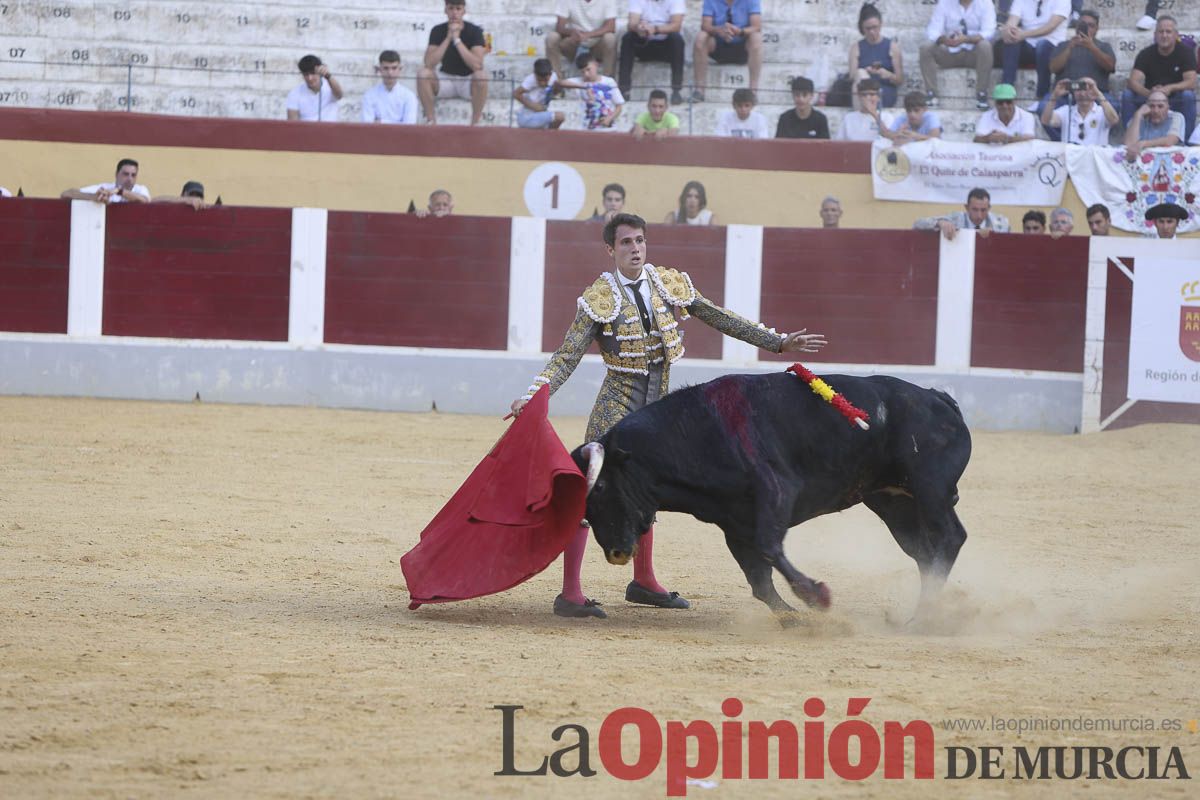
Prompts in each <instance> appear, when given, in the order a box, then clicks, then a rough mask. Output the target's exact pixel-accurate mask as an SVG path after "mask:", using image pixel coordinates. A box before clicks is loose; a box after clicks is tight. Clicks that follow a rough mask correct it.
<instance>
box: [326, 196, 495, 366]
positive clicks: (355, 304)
mask: <svg viewBox="0 0 1200 800" xmlns="http://www.w3.org/2000/svg"><path fill="white" fill-rule="evenodd" d="M511 238H512V223H511V222H510V221H509V220H507V219H498V218H491V217H459V216H451V217H442V218H436V217H428V218H426V219H418V218H417V217H415V216H411V215H407V214H378V213H365V212H330V214H329V237H328V241H327V256H326V273H325V341H327V342H336V343H341V344H371V345H391V346H408V347H449V348H469V349H475V350H504V349H506V348H507V347H508V273H509V257H510V256H509V249H510V240H511Z"/></svg>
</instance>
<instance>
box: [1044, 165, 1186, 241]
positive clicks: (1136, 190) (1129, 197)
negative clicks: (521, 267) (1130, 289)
mask: <svg viewBox="0 0 1200 800" xmlns="http://www.w3.org/2000/svg"><path fill="white" fill-rule="evenodd" d="M1067 171H1068V172H1069V173H1070V175H1071V180H1072V181H1073V182H1074V183H1075V191H1077V192H1079V199H1080V200H1082V201H1083V204H1084V205H1085V206H1090V205H1094V204H1096V203H1103V204H1104V205H1106V206H1108V212H1109V214H1111V215H1112V224H1113V225H1114V226H1116V227H1118V228H1120V229H1121V230H1123V231H1133V232H1135V233H1153V232H1154V223H1153V222H1147V221H1146V209H1147V208H1150V207H1151V206H1155V205H1158V204H1159V203H1175V204H1176V205H1179V206H1183V208H1185V209H1186V210H1187V212H1188V218H1187V219H1186V220H1183V221H1182V222H1180V223H1179V229H1178V232H1179V233H1187V232H1188V231H1194V230H1200V206H1197V205H1196V196H1197V195H1200V150H1197V149H1196V148H1194V147H1193V148H1190V149H1189V148H1184V147H1153V148H1150V149H1149V150H1147V151H1146V152H1144V153H1141V154H1140V155H1139V156H1138V157H1137V158H1135V159H1134V160H1133V161H1129V160H1128V159H1126V157H1125V148H1124V147H1081V146H1079V145H1074V144H1073V145H1069V146H1068V147H1067Z"/></svg>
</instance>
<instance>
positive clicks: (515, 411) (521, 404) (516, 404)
mask: <svg viewBox="0 0 1200 800" xmlns="http://www.w3.org/2000/svg"><path fill="white" fill-rule="evenodd" d="M528 403H529V401H528V400H526V399H525V398H524V397H518V398H517V399H516V400H513V401H512V405H511V406H510V407H509V408H511V409H512V415H513V416H514V417H519V416H521V412H522V411H523V410H524V409H525V406H526V405H527V404H528Z"/></svg>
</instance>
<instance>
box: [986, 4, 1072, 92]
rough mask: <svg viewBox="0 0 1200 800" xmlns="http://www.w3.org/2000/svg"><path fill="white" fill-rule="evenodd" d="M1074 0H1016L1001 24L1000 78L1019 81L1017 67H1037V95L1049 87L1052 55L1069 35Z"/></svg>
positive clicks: (1048, 89)
mask: <svg viewBox="0 0 1200 800" xmlns="http://www.w3.org/2000/svg"><path fill="white" fill-rule="evenodd" d="M1070 16H1071V0H1015V2H1014V3H1013V4H1012V8H1011V9H1010V11H1009V14H1008V20H1007V21H1006V22H1005V23H1004V24H1003V25H1001V26H1000V28H999V33H1000V63H1001V65H1002V67H1003V69H1002V72H1001V76H1002V77H1001V79H1002V81H1003V82H1004V83H1008V84H1012V85H1016V81H1017V68H1018V67H1020V66H1021V65H1022V64H1024V65H1026V66H1028V65H1029V64H1031V63H1032V64H1034V65H1035V66H1036V68H1037V96H1038V97H1045V96H1046V94H1047V93H1048V92H1049V91H1050V58H1051V56H1052V54H1053V53H1054V48H1055V47H1056V46H1057V45H1059V44H1061V43H1062V42H1065V41H1066V39H1067V18H1068V17H1070Z"/></svg>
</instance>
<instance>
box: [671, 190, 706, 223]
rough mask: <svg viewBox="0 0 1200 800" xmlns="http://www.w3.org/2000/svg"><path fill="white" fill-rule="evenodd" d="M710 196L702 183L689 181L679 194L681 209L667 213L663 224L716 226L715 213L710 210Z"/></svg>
mask: <svg viewBox="0 0 1200 800" xmlns="http://www.w3.org/2000/svg"><path fill="white" fill-rule="evenodd" d="M707 206H708V194H707V193H706V192H705V191H704V184H703V183H701V182H700V181H688V182H687V183H685V184H684V185H683V191H682V192H681V193H680V194H679V208H678V209H677V210H676V211H670V212H668V213H667V218H666V219H665V220H663V222H665V223H667V224H668V225H714V224H715V222H714V221H713V220H714V217H713V212H711V211H709V210H708V208H707Z"/></svg>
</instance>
